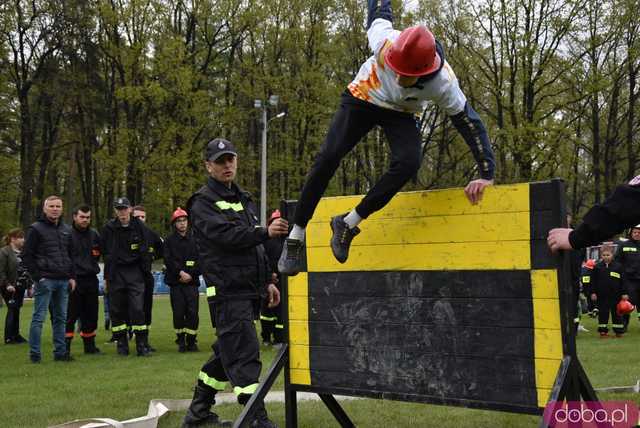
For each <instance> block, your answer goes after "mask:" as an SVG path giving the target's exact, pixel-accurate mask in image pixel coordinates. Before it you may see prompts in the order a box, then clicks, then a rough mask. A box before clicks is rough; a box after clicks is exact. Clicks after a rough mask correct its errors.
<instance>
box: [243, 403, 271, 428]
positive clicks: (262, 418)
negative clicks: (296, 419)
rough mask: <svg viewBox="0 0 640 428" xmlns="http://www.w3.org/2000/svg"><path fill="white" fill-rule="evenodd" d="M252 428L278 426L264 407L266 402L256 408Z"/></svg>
mask: <svg viewBox="0 0 640 428" xmlns="http://www.w3.org/2000/svg"><path fill="white" fill-rule="evenodd" d="M249 427H250V428H278V425H276V424H275V423H274V422H273V421H272V420H271V419H269V416H268V415H267V409H265V408H264V403H262V405H261V406H260V407H258V409H257V410H256V413H255V416H254V417H253V420H252V421H251V423H250V424H249Z"/></svg>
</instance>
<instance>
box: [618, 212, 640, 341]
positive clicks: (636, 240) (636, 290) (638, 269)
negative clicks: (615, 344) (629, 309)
mask: <svg viewBox="0 0 640 428" xmlns="http://www.w3.org/2000/svg"><path fill="white" fill-rule="evenodd" d="M616 260H617V261H619V262H620V263H621V264H622V266H623V269H624V280H623V281H624V289H625V290H626V292H627V293H628V295H629V300H630V301H631V303H633V304H634V305H635V306H636V311H638V309H637V308H638V305H640V224H637V225H635V226H633V227H632V228H631V230H630V232H629V239H628V240H626V241H622V242H620V245H618V251H617V253H616ZM629 319H630V314H626V315H624V316H623V324H624V330H625V331H626V330H627V328H628V326H629ZM638 320H639V321H640V312H638Z"/></svg>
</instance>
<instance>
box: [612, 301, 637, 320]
mask: <svg viewBox="0 0 640 428" xmlns="http://www.w3.org/2000/svg"><path fill="white" fill-rule="evenodd" d="M635 308H636V307H635V306H634V305H633V303H631V302H630V301H628V300H620V301H619V302H618V304H617V305H616V312H617V313H618V315H620V316H622V315H626V314H630V313H631V312H633V310H634V309H635Z"/></svg>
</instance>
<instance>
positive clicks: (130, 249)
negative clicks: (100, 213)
mask: <svg viewBox="0 0 640 428" xmlns="http://www.w3.org/2000/svg"><path fill="white" fill-rule="evenodd" d="M100 235H101V236H102V243H103V245H102V251H103V255H104V260H105V269H104V277H105V280H107V281H108V287H109V299H110V310H111V314H110V315H111V331H112V333H113V334H114V336H115V337H116V340H117V344H118V353H119V354H121V355H128V353H129V343H128V340H127V328H128V327H129V326H128V325H127V322H129V323H130V325H131V329H132V330H133V332H134V333H135V335H136V350H137V352H138V355H140V356H146V355H148V350H147V349H146V347H145V343H146V341H147V333H148V331H147V325H146V322H145V316H144V267H145V263H146V262H145V254H146V252H147V251H148V243H147V241H146V236H147V233H146V232H145V226H144V224H143V223H142V222H141V221H140V220H138V219H136V218H133V217H132V218H131V220H130V222H129V224H128V225H127V226H126V227H125V226H122V224H121V223H120V221H119V220H118V219H117V218H115V219H113V220H111V221H109V222H108V223H107V224H106V225H105V226H104V228H103V230H102V232H101V234H100Z"/></svg>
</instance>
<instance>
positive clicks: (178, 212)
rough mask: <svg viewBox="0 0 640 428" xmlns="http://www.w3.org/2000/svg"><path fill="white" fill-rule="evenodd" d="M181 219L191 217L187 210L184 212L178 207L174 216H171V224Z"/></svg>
mask: <svg viewBox="0 0 640 428" xmlns="http://www.w3.org/2000/svg"><path fill="white" fill-rule="evenodd" d="M180 217H189V215H188V214H187V212H186V211H185V210H183V209H182V208H180V207H178V208H177V209H176V210H175V211H174V212H173V214H171V224H173V223H174V222H175V221H176V220H177V219H179V218H180Z"/></svg>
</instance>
